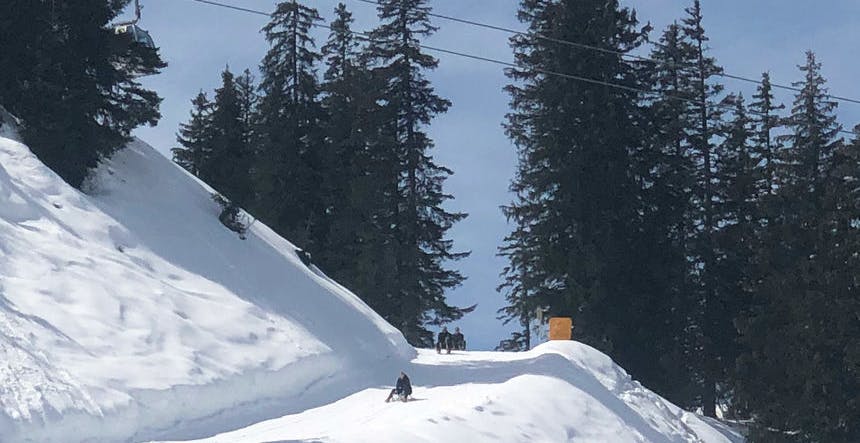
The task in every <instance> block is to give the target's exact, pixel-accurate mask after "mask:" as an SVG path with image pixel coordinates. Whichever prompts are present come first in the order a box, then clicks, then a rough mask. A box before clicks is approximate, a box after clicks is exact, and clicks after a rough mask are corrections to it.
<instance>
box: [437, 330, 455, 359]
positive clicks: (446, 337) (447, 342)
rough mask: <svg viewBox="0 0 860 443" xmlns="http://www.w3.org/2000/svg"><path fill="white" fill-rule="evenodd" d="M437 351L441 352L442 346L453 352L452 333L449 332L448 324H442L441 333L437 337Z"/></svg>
mask: <svg viewBox="0 0 860 443" xmlns="http://www.w3.org/2000/svg"><path fill="white" fill-rule="evenodd" d="M436 338H437V340H436V353H437V354H441V353H442V348H445V349H447V350H448V353H449V354H450V353H451V347H452V346H453V344H452V343H451V341H452V340H451V333H450V332H448V327H447V326H442V331H441V332H439V335H438V336H437V337H436Z"/></svg>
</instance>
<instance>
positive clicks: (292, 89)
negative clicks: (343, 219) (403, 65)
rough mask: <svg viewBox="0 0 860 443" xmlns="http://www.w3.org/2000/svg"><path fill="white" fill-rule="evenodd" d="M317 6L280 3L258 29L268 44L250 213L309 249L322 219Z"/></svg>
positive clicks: (312, 244) (292, 0) (264, 60)
mask: <svg viewBox="0 0 860 443" xmlns="http://www.w3.org/2000/svg"><path fill="white" fill-rule="evenodd" d="M320 20H321V18H320V16H319V13H318V12H317V10H316V9H313V8H310V7H307V6H305V5H303V4H301V3H299V2H298V1H296V0H291V1H286V2H282V3H279V4H278V6H277V8H276V10H275V12H274V13H272V19H271V21H270V22H269V23H268V24H267V25H266V26H265V27H264V28H263V32H264V33H265V35H266V40H267V41H268V42H269V45H270V48H269V51H268V52H267V53H266V56H265V57H264V58H263V61H262V65H261V70H262V79H261V82H260V90H261V91H262V97H261V99H260V106H259V123H258V126H257V135H258V142H259V146H258V148H259V153H258V155H257V162H256V163H257V164H256V165H255V167H254V169H255V176H256V177H255V183H256V185H257V190H258V199H259V200H258V202H257V205H255V206H256V210H255V213H256V214H258V215H259V217H260V218H261V219H262V220H263V221H265V222H266V223H267V224H268V225H269V226H272V227H273V228H274V229H275V230H277V231H278V232H279V233H280V234H281V235H283V236H284V237H286V238H289V239H290V240H291V241H293V242H295V243H296V244H298V245H300V246H301V247H302V248H305V249H310V250H313V249H314V248H315V247H316V246H317V245H316V244H315V243H314V239H316V238H318V229H319V223H320V221H321V219H322V217H323V214H322V212H323V209H322V202H321V201H320V198H319V196H320V192H319V186H318V184H319V183H320V174H321V173H322V168H323V165H322V164H321V161H320V130H319V128H320V120H321V118H322V108H321V105H320V103H319V93H320V88H319V83H318V81H317V74H316V65H317V63H318V62H319V60H320V58H321V55H320V54H319V53H318V52H317V51H316V50H315V45H314V41H313V38H312V37H311V35H310V29H311V27H312V26H313V25H314V24H315V23H317V22H319V21H320Z"/></svg>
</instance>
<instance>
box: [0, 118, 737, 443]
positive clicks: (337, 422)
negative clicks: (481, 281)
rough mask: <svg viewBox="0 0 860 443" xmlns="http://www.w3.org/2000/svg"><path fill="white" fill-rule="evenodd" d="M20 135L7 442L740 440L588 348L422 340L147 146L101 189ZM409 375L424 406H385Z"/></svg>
mask: <svg viewBox="0 0 860 443" xmlns="http://www.w3.org/2000/svg"><path fill="white" fill-rule="evenodd" d="M1 109H2V108H0V110H1ZM0 118H2V112H0ZM17 139H18V136H17V134H16V133H15V131H14V129H13V128H11V127H10V126H9V125H8V124H7V125H0V441H2V442H3V443H35V442H40V443H41V442H45V443H76V442H86V443H101V442H132V443H136V442H142V441H183V440H194V439H203V440H198V441H205V442H210V443H214V442H225V443H226V442H229V443H258V442H294V441H326V442H402V441H415V442H431V441H468V440H472V441H510V442H532V441H534V442H541V441H546V442H561V441H576V442H607V441H618V442H654V443H686V442H690V443H693V442H703V443H738V442H740V441H743V439H742V438H741V437H739V436H738V435H735V434H733V433H732V432H731V431H730V430H729V429H727V428H726V427H723V426H721V425H720V424H719V423H710V422H707V421H704V420H703V419H701V418H700V417H699V416H697V415H696V414H692V413H689V412H686V411H683V410H680V409H679V408H677V407H675V406H674V405H672V404H670V403H669V402H667V401H665V400H664V399H662V398H660V397H659V396H657V395H656V394H654V393H652V392H650V391H648V390H647V389H645V388H644V387H642V386H641V385H640V384H639V383H637V382H635V381H633V380H631V379H630V377H629V376H628V375H627V374H626V373H625V372H624V370H623V369H621V368H620V367H618V366H617V365H615V364H614V363H613V362H612V361H611V360H610V359H609V358H608V357H607V356H605V355H603V354H601V353H599V352H597V351H596V350H594V349H592V348H590V347H588V346H585V345H582V344H579V343H575V342H565V343H560V342H552V343H547V344H544V345H542V346H540V347H539V348H538V349H536V350H533V351H530V352H528V353H495V352H455V353H454V354H452V355H436V353H435V352H433V351H426V350H415V349H413V348H411V347H409V346H408V345H407V344H406V342H405V340H404V339H403V336H402V335H401V334H400V333H399V332H398V331H397V330H396V329H394V328H393V327H392V326H391V325H389V324H388V323H386V322H385V321H384V320H383V319H382V318H380V317H379V316H378V315H377V314H376V313H374V312H373V311H372V310H371V309H370V308H369V307H368V306H367V305H366V304H364V303H363V302H362V301H361V300H359V299H358V298H357V297H356V296H355V295H353V294H352V293H350V292H349V291H348V290H347V289H345V288H344V287H342V286H341V285H339V284H338V283H336V282H334V281H332V280H331V279H329V278H328V277H326V276H325V274H324V273H323V272H322V271H320V270H319V269H317V268H316V267H315V266H310V267H307V266H305V265H303V264H302V263H301V261H300V260H299V258H298V257H297V255H296V253H295V247H294V246H293V245H291V244H290V243H289V242H288V241H286V240H284V239H282V238H280V237H279V236H277V235H276V234H275V233H274V232H273V231H271V230H270V229H269V228H268V227H266V226H265V225H263V224H262V223H260V222H256V223H254V225H253V226H252V227H251V229H250V230H249V232H248V234H247V239H246V240H242V239H239V238H238V236H237V235H236V234H235V233H233V232H231V231H229V230H227V229H226V228H224V227H223V226H222V225H221V224H220V223H219V222H218V220H217V214H218V207H217V205H216V204H215V203H214V202H213V201H212V199H211V194H212V192H213V190H212V189H211V188H209V187H208V186H206V185H205V184H204V183H202V182H200V181H199V180H197V179H196V178H194V177H193V176H191V175H190V174H188V173H186V172H185V171H183V170H181V169H180V168H179V167H177V166H176V165H174V164H173V163H172V162H170V161H169V160H168V159H166V158H164V157H163V156H162V155H160V154H159V153H158V152H157V151H156V150H155V149H153V148H151V147H150V146H148V145H146V144H144V143H142V142H140V141H137V140H136V141H134V142H132V143H131V144H130V145H129V146H128V147H127V148H126V149H123V150H121V151H119V152H118V153H116V154H115V155H114V156H113V158H112V159H111V160H109V161H107V162H105V163H104V164H103V165H101V166H100V168H99V170H98V172H97V174H95V177H94V179H93V180H92V181H90V182H89V183H87V185H86V187H85V189H86V190H87V193H86V194H84V193H81V192H78V191H77V190H75V189H72V188H71V187H69V186H67V185H66V184H65V183H63V182H62V180H60V179H59V178H58V177H57V176H56V175H55V174H53V173H52V172H51V171H50V170H48V169H47V168H46V167H45V166H44V165H42V164H41V163H40V162H39V161H38V160H37V159H36V158H35V156H33V155H32V153H30V151H29V149H28V148H27V147H26V146H24V145H22V144H21V143H19V142H17V141H16V140H17ZM401 369H403V370H405V371H406V372H407V373H408V374H409V375H410V377H411V378H412V381H413V384H414V385H415V392H414V396H415V401H412V402H409V403H405V404H403V403H396V404H385V403H383V402H382V400H383V399H384V398H385V397H386V396H387V393H388V390H389V389H390V388H391V384H392V383H393V382H394V379H395V378H396V376H397V374H398V372H399V371H400V370H401Z"/></svg>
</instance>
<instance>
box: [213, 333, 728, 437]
mask: <svg viewBox="0 0 860 443" xmlns="http://www.w3.org/2000/svg"><path fill="white" fill-rule="evenodd" d="M404 370H405V371H406V372H407V373H409V374H410V376H411V379H412V381H413V384H414V385H415V391H414V401H410V402H407V403H400V402H394V403H384V402H383V401H382V400H383V399H384V398H385V397H386V395H387V393H388V391H387V389H385V388H383V387H376V388H372V389H366V390H363V391H360V392H357V393H355V394H352V395H349V396H348V397H346V398H343V399H341V400H339V401H337V402H335V403H332V404H329V405H326V406H323V407H319V408H315V409H311V410H308V411H305V412H302V413H298V414H292V415H287V416H285V417H282V418H278V419H274V420H269V421H266V422H262V423H258V424H256V425H253V426H250V427H247V428H244V429H240V430H237V431H234V432H228V433H224V434H221V435H217V436H214V437H212V438H208V439H203V440H199V441H198V442H197V443H260V442H286V441H290V442H293V441H308V442H311V441H314V442H316V441H325V442H349V443H351V442H367V443H377V442H378V443H387V442H391V443H399V442H404V441H408V442H484V441H493V442H496V441H501V442H524V443H526V442H580V443H585V442H593V443H607V442H625V443H626V442H630V443H635V442H653V443H693V442H707V443H717V442H719V443H737V442H741V441H743V439H742V438H741V437H740V436H739V435H737V434H735V433H733V432H732V431H730V430H728V429H725V428H721V427H719V424H714V425H715V426H717V427H712V426H711V425H709V424H708V423H706V422H705V421H703V419H702V418H700V417H698V416H697V415H695V414H692V413H689V412H686V411H683V410H680V409H678V408H677V407H675V406H674V405H672V404H670V403H668V402H667V401H665V400H664V399H662V398H661V397H659V396H658V395H656V394H654V393H652V392H651V391H649V390H648V389H646V388H644V387H642V385H640V384H639V383H637V382H635V381H633V380H631V379H630V377H629V376H628V375H627V373H626V372H624V370H623V369H621V368H620V367H618V366H617V365H616V364H614V363H613V362H612V360H610V359H609V358H608V357H607V356H606V355H604V354H602V353H600V352H598V351H596V350H595V349H593V348H591V347H589V346H586V345H583V344H580V343H577V342H549V343H546V344H543V345H541V346H539V347H538V348H536V349H534V350H532V351H530V352H526V353H499V352H456V353H455V354H452V355H444V354H443V355H437V354H436V353H435V351H425V350H421V351H420V352H419V355H418V357H417V358H416V359H415V360H414V361H412V362H411V363H410V364H407V365H404ZM396 375H397V373H393V374H391V377H390V378H392V380H390V381H389V382H390V383H393V382H394V380H393V378H395V377H396ZM717 428H720V429H721V430H719V431H718V430H717Z"/></svg>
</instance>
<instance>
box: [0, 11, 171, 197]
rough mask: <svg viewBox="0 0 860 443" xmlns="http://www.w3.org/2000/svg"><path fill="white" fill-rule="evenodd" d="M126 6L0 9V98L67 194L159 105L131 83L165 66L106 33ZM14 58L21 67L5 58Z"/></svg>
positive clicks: (150, 52) (151, 53) (153, 53)
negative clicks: (1, 65) (68, 187)
mask: <svg viewBox="0 0 860 443" xmlns="http://www.w3.org/2000/svg"><path fill="white" fill-rule="evenodd" d="M127 4H128V1H127V0H125V1H112V2H45V1H17V0H14V1H11V3H10V2H6V4H4V14H3V15H4V17H3V18H2V19H0V53H3V56H0V59H2V58H7V60H0V61H4V69H3V71H6V70H7V69H8V72H4V73H3V74H0V97H2V100H3V101H4V104H5V106H6V107H7V108H8V110H9V111H10V112H12V113H13V114H15V115H17V116H18V117H20V118H21V119H22V121H23V131H22V136H23V138H24V141H25V142H26V143H27V144H28V145H29V146H30V148H31V149H33V152H34V153H35V154H36V155H37V156H38V157H39V158H40V159H41V160H42V161H43V162H45V164H47V165H48V166H49V167H51V168H52V169H53V170H54V171H55V172H57V173H58V174H59V175H60V176H61V177H63V178H64V179H65V180H66V181H67V182H69V183H70V184H72V185H73V186H80V185H81V184H82V183H83V181H84V179H85V178H86V177H87V175H88V172H89V170H90V169H91V168H93V167H95V166H96V165H97V164H98V162H99V161H100V160H101V159H103V158H104V157H106V156H108V155H110V154H111V153H113V152H114V151H115V150H116V149H119V148H120V147H122V145H123V144H125V143H126V142H128V141H129V140H130V133H131V131H132V129H134V128H135V127H137V126H140V125H142V124H151V125H154V124H155V122H156V121H157V120H158V118H159V117H160V114H159V112H158V106H159V103H160V101H161V99H160V98H159V97H158V95H157V94H156V93H155V92H153V91H150V90H147V89H145V88H143V87H142V86H141V85H140V83H139V82H138V81H137V77H138V76H140V75H145V74H154V73H157V72H158V70H159V69H160V68H162V67H164V66H165V63H164V62H163V61H162V60H161V59H160V57H159V55H158V51H157V50H155V49H151V48H148V47H145V46H143V45H141V44H138V43H135V42H133V41H131V40H130V39H128V38H127V36H123V35H117V34H115V33H114V32H113V29H111V28H110V26H109V23H110V21H111V20H112V19H114V18H115V17H116V16H117V15H119V13H120V12H121V11H122V9H123V7H124V6H125V5H127ZM7 12H10V14H9V15H7V14H6V13H7ZM18 14H24V15H25V16H24V17H19V16H18ZM19 56H20V57H21V59H20V62H19V61H18V60H14V59H10V58H9V57H16V58H17V57H19ZM7 63H8V64H7Z"/></svg>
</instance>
